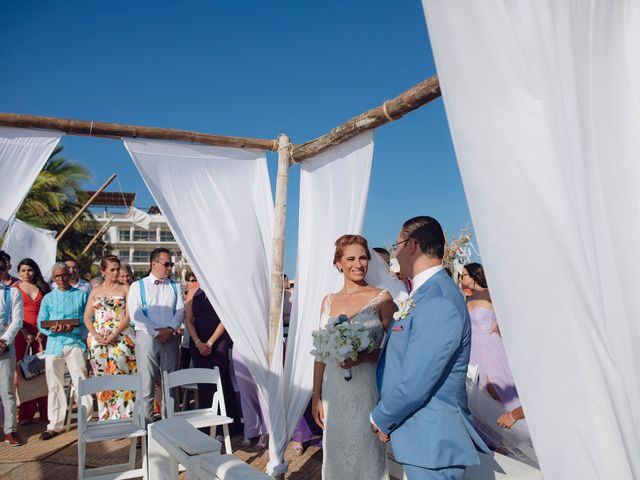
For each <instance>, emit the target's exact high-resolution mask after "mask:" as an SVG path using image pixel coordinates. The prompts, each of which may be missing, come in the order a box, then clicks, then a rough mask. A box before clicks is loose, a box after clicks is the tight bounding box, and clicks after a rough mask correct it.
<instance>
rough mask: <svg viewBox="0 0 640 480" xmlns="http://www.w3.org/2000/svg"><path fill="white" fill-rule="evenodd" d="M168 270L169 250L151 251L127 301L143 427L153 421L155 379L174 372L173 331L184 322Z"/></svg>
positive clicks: (175, 347) (179, 296) (180, 300)
mask: <svg viewBox="0 0 640 480" xmlns="http://www.w3.org/2000/svg"><path fill="white" fill-rule="evenodd" d="M172 267H173V262H172V261H171V256H170V253H169V250H167V249H166V248H156V249H155V250H153V251H152V252H151V271H150V273H149V275H148V276H146V277H144V278H142V279H140V280H138V281H136V282H134V283H133V284H131V287H130V289H129V296H128V299H127V306H128V308H129V315H130V316H131V320H132V321H133V322H134V323H135V331H136V359H137V362H138V371H139V372H140V374H141V376H142V393H143V396H144V399H143V403H144V408H145V420H146V422H147V423H151V422H152V421H153V398H154V389H155V380H156V377H158V376H160V374H161V372H163V371H167V372H173V371H175V369H176V368H177V366H178V358H179V354H180V352H179V341H178V338H177V337H176V330H177V329H178V328H179V327H180V324H182V320H183V318H184V300H183V298H182V294H181V292H180V291H179V288H178V286H177V285H176V283H175V282H173V281H172V280H171V279H170V278H169V276H170V275H171V269H172Z"/></svg>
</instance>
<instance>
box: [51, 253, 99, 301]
mask: <svg viewBox="0 0 640 480" xmlns="http://www.w3.org/2000/svg"><path fill="white" fill-rule="evenodd" d="M64 264H65V265H66V266H67V271H68V272H69V285H71V287H73V288H77V289H79V290H82V291H84V292H87V293H89V292H90V291H91V284H90V283H89V282H88V281H86V280H85V279H84V278H81V277H80V270H79V269H78V262H76V261H75V260H72V259H69V260H67V261H65V262H64ZM54 288H55V287H54Z"/></svg>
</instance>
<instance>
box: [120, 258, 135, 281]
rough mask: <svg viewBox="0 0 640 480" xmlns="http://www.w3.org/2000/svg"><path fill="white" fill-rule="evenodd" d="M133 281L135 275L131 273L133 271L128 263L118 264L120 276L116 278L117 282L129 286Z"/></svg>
mask: <svg viewBox="0 0 640 480" xmlns="http://www.w3.org/2000/svg"><path fill="white" fill-rule="evenodd" d="M134 279H135V275H134V273H133V269H132V268H131V266H130V265H129V264H128V263H121V264H120V276H119V277H118V282H120V283H121V284H122V285H131V283H133V280H134Z"/></svg>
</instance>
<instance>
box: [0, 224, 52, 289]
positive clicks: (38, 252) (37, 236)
mask: <svg viewBox="0 0 640 480" xmlns="http://www.w3.org/2000/svg"><path fill="white" fill-rule="evenodd" d="M57 248H58V241H57V240H56V232H54V231H53V230H45V229H44V228H38V227H33V226H31V225H29V224H28V223H25V222H23V221H21V220H18V219H17V218H16V219H14V220H13V222H11V226H10V227H9V228H8V230H7V234H6V235H5V237H4V242H3V243H2V250H4V251H5V252H8V253H9V255H11V272H10V273H11V275H14V276H16V277H17V276H18V263H19V262H20V260H22V259H23V258H31V259H32V260H33V261H34V262H36V263H37V264H38V267H40V271H41V272H42V276H43V277H44V279H45V280H46V281H50V280H51V267H53V264H54V263H55V262H56V249H57Z"/></svg>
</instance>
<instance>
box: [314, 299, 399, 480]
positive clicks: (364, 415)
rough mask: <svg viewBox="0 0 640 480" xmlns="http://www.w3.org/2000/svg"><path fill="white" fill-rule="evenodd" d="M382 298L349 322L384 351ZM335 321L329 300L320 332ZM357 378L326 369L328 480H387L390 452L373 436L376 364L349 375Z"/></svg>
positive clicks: (332, 367)
mask: <svg viewBox="0 0 640 480" xmlns="http://www.w3.org/2000/svg"><path fill="white" fill-rule="evenodd" d="M383 293H384V291H383V292H380V294H379V295H378V296H377V297H376V298H374V299H373V300H372V301H371V302H369V304H368V305H367V306H365V307H364V308H363V309H362V310H360V312H358V313H357V314H356V315H354V316H353V317H352V318H351V319H350V321H351V322H352V323H358V324H361V325H363V326H364V327H365V328H367V329H369V330H371V331H373V332H374V334H375V337H376V341H377V343H378V345H381V343H382V338H383V336H384V330H383V328H382V323H381V321H380V315H379V307H380V301H381V299H382V294H383ZM330 317H331V295H329V296H328V297H327V301H325V304H324V306H323V309H322V315H321V317H320V326H321V327H324V326H325V325H326V324H327V321H328V320H329V318H330ZM351 371H352V375H353V378H352V379H351V380H350V381H346V380H345V379H344V375H345V372H346V370H344V369H342V368H340V367H339V366H337V365H335V364H332V363H329V364H327V365H326V366H325V369H324V378H323V381H322V403H323V406H324V433H323V438H322V449H323V462H322V478H323V479H324V480H358V479H362V480H365V479H366V480H378V479H388V478H389V473H388V471H387V453H386V446H385V445H384V444H383V443H381V442H380V441H379V440H378V436H377V435H375V434H374V433H373V432H372V431H371V424H370V422H369V414H370V413H371V410H372V409H373V407H374V406H375V404H376V402H377V401H378V393H377V389H376V364H375V363H372V362H367V363H361V364H359V365H356V366H355V367H353V368H352V369H351Z"/></svg>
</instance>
